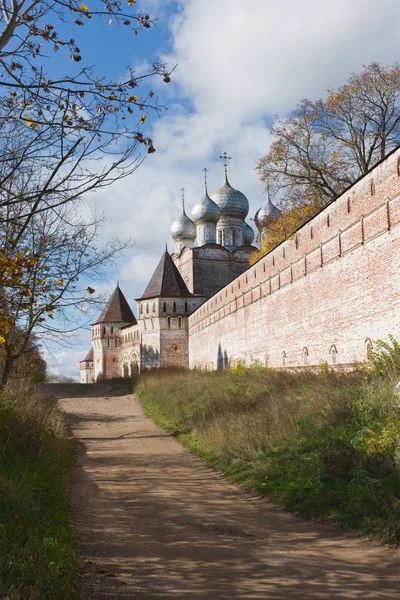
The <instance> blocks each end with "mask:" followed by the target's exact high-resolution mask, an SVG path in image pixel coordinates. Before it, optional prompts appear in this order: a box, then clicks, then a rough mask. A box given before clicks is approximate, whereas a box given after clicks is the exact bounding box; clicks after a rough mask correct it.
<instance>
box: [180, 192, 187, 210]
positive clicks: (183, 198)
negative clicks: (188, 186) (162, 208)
mask: <svg viewBox="0 0 400 600" xmlns="http://www.w3.org/2000/svg"><path fill="white" fill-rule="evenodd" d="M180 192H181V194H182V210H183V214H186V213H185V192H186V190H185V188H181V189H180Z"/></svg>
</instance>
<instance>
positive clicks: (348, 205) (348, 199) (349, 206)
mask: <svg viewBox="0 0 400 600" xmlns="http://www.w3.org/2000/svg"><path fill="white" fill-rule="evenodd" d="M347 212H348V213H349V212H351V200H350V198H347Z"/></svg>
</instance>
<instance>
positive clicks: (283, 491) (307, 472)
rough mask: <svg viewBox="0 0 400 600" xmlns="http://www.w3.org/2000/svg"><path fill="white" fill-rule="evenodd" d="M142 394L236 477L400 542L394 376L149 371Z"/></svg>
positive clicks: (399, 422)
mask: <svg viewBox="0 0 400 600" xmlns="http://www.w3.org/2000/svg"><path fill="white" fill-rule="evenodd" d="M392 345H393V340H392ZM382 351H385V352H387V349H386V348H384V347H382ZM136 391H137V393H138V395H139V397H140V399H141V401H142V404H143V406H144V408H145V410H146V411H147V413H148V414H149V415H151V416H152V417H153V418H154V419H155V420H156V421H157V422H158V423H160V424H161V425H162V426H164V427H165V428H166V429H168V430H169V431H170V432H172V433H173V434H174V435H176V436H177V437H178V439H179V440H180V441H181V442H182V443H184V444H185V445H187V446H188V447H189V448H190V449H191V450H193V451H194V452H196V453H197V454H199V455H201V456H204V458H205V459H206V460H207V461H208V462H209V463H210V464H212V465H213V466H214V467H216V468H218V469H219V470H221V471H222V472H223V473H224V474H225V475H226V476H227V477H229V478H230V479H231V480H233V481H236V482H240V483H242V484H244V485H245V486H246V487H248V488H250V489H253V490H255V491H257V492H258V493H261V494H264V495H266V496H267V497H268V498H270V499H272V500H273V501H275V502H276V503H278V504H281V505H284V506H286V507H288V508H289V509H290V510H293V511H296V512H301V513H302V514H305V515H308V516H314V517H315V516H316V517H319V518H323V519H326V520H329V521H331V522H334V523H336V524H338V525H340V526H342V527H343V528H346V529H353V530H357V531H360V532H363V533H365V534H368V535H373V536H375V537H377V538H379V539H381V540H384V541H386V542H391V543H398V542H399V541H400V525H399V523H400V475H399V466H400V462H399V461H400V413H399V399H398V397H397V396H396V395H395V394H394V380H393V379H391V378H389V377H387V376H386V377H381V376H379V377H378V376H376V375H371V373H370V372H367V373H365V372H362V371H359V372H355V373H350V374H347V375H345V374H339V373H335V372H333V371H330V370H329V368H326V366H325V365H322V366H321V369H320V370H319V372H318V373H313V372H311V371H302V372H300V373H288V372H284V371H279V372H278V371H273V370H271V369H265V368H262V367H261V366H259V365H256V366H255V368H254V369H253V368H252V369H248V368H246V367H245V365H243V364H241V363H240V362H238V363H235V364H234V365H232V368H231V369H230V370H229V371H222V372H212V373H210V372H200V371H191V372H175V373H174V372H170V373H154V372H153V373H149V374H146V375H143V376H142V377H141V378H140V380H139V384H138V386H137V389H136Z"/></svg>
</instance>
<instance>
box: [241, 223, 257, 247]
mask: <svg viewBox="0 0 400 600" xmlns="http://www.w3.org/2000/svg"><path fill="white" fill-rule="evenodd" d="M253 241H254V230H253V228H252V227H251V226H250V225H249V224H248V223H246V221H245V222H244V229H243V244H244V245H245V246H251V245H252V243H253Z"/></svg>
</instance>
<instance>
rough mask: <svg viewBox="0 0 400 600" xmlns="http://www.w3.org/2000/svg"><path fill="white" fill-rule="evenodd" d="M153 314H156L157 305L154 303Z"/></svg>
mask: <svg viewBox="0 0 400 600" xmlns="http://www.w3.org/2000/svg"><path fill="white" fill-rule="evenodd" d="M153 312H156V303H155V302H153Z"/></svg>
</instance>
